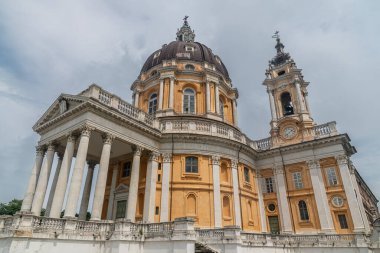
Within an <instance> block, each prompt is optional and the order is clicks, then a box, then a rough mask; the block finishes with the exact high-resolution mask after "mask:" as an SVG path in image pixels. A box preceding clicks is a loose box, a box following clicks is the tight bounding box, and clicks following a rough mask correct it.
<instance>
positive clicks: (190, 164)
mask: <svg viewBox="0 0 380 253" xmlns="http://www.w3.org/2000/svg"><path fill="white" fill-rule="evenodd" d="M185 162H186V165H185V166H186V167H185V171H186V173H198V158H197V157H194V156H189V157H186V161H185Z"/></svg>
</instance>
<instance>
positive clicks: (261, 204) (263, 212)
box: [255, 171, 268, 233]
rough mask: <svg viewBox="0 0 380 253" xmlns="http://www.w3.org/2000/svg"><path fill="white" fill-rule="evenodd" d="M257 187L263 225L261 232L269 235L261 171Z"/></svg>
mask: <svg viewBox="0 0 380 253" xmlns="http://www.w3.org/2000/svg"><path fill="white" fill-rule="evenodd" d="M255 180H256V185H257V196H258V198H259V210H260V223H261V232H263V233H267V232H268V228H267V219H266V215H265V205H264V197H263V183H264V182H263V177H262V176H261V175H260V173H259V171H256V177H255Z"/></svg>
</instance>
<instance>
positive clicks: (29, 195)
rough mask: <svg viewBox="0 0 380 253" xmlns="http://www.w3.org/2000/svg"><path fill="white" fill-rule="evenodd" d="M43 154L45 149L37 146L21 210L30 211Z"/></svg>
mask: <svg viewBox="0 0 380 253" xmlns="http://www.w3.org/2000/svg"><path fill="white" fill-rule="evenodd" d="M44 155H45V150H44V149H43V148H42V147H41V146H37V147H36V159H35V161H34V165H33V168H32V174H31V175H30V178H29V182H28V188H27V190H26V193H25V196H24V200H23V201H22V206H21V212H30V209H31V208H32V203H33V197H34V192H35V191H36V185H37V180H38V176H39V174H40V170H41V166H42V161H43V159H44Z"/></svg>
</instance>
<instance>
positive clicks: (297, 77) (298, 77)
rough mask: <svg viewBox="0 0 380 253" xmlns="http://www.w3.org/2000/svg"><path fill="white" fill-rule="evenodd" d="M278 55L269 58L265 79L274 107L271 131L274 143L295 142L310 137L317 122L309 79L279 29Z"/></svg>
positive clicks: (279, 144) (276, 144)
mask: <svg viewBox="0 0 380 253" xmlns="http://www.w3.org/2000/svg"><path fill="white" fill-rule="evenodd" d="M273 38H275V39H276V46H275V48H276V51H277V53H276V55H275V56H274V57H273V59H272V60H270V61H269V66H268V69H267V70H266V73H265V75H266V79H265V80H264V82H263V85H265V86H266V87H267V92H268V95H269V102H270V109H271V115H272V120H271V123H270V125H271V131H270V134H271V136H272V138H273V145H274V146H283V145H289V144H294V143H298V142H302V141H306V140H309V139H310V138H311V135H310V129H311V128H312V127H313V126H314V125H315V124H314V121H313V119H312V118H311V115H310V108H309V104H308V101H307V86H308V85H309V82H306V81H305V80H304V79H303V75H302V73H301V69H298V68H297V66H296V63H295V62H294V60H293V59H292V58H291V57H290V55H289V53H286V52H284V44H282V43H281V40H280V36H279V33H278V31H276V33H275V34H274V35H273Z"/></svg>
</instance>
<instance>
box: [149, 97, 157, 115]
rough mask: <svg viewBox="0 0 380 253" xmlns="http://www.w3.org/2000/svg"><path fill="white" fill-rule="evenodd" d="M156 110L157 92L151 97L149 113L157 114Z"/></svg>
mask: <svg viewBox="0 0 380 253" xmlns="http://www.w3.org/2000/svg"><path fill="white" fill-rule="evenodd" d="M156 110H157V93H153V94H152V95H150V97H149V108H148V113H149V114H155V113H156Z"/></svg>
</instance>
